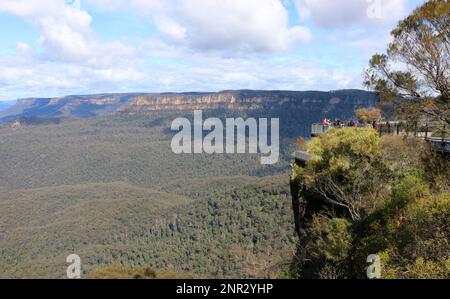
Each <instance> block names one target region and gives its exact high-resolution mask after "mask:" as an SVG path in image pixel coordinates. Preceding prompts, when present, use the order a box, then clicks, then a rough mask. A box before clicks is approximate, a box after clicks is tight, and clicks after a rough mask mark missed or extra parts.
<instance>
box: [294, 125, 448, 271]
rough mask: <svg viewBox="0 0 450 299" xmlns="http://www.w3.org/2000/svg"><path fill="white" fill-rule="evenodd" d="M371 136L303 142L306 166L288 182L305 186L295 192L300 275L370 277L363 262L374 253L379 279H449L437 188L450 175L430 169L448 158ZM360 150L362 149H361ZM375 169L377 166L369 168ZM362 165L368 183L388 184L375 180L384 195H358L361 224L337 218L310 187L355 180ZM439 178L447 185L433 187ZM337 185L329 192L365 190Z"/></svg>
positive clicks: (441, 192)
mask: <svg viewBox="0 0 450 299" xmlns="http://www.w3.org/2000/svg"><path fill="white" fill-rule="evenodd" d="M372 133H373V131H370V129H367V130H358V129H355V130H353V131H346V130H342V131H339V132H338V130H334V131H333V130H332V131H330V133H327V134H329V135H327V134H324V135H322V136H321V137H319V138H316V139H314V140H313V141H312V142H310V144H308V149H309V150H310V152H311V153H313V155H314V156H313V158H312V160H311V161H310V162H308V165H307V166H306V167H305V168H302V167H301V165H295V166H294V174H296V177H293V179H294V180H295V181H296V182H297V183H298V184H299V185H300V186H307V187H308V188H307V189H303V192H302V194H300V200H302V199H303V202H301V205H302V206H304V207H306V209H305V210H303V211H302V213H303V215H305V219H304V222H305V223H304V224H303V227H302V234H301V238H300V241H299V246H298V251H297V254H296V256H295V264H296V265H297V272H296V273H297V275H298V276H299V277H302V278H349V277H350V278H367V277H366V268H367V266H368V264H367V262H366V260H367V257H368V256H369V255H372V254H378V255H379V256H380V258H381V264H382V278H446V277H447V278H448V277H450V272H449V267H448V265H449V256H448V252H450V243H449V235H448V232H449V231H450V226H449V225H450V193H449V192H447V191H446V190H445V188H444V189H443V188H440V187H439V186H448V183H449V182H448V178H449V176H445V173H446V170H443V171H442V172H441V171H436V169H435V171H429V170H428V169H430V168H432V167H433V166H432V165H438V164H439V163H441V161H442V159H444V160H445V157H439V155H436V154H433V153H432V151H431V150H430V149H429V148H427V146H426V144H424V143H422V142H421V141H416V140H412V141H411V140H404V139H402V138H398V137H397V138H393V137H385V138H383V140H380V139H378V140H377V137H375V135H372ZM355 135H361V136H355ZM369 136H372V137H373V138H374V139H371V138H369ZM327 137H329V138H327ZM371 140H372V141H371ZM373 140H375V141H373ZM347 143H350V144H347ZM367 143H369V144H367ZM371 143H372V144H371ZM364 144H366V145H365V147H364V150H359V149H361V148H363V145H364ZM358 150H359V151H358ZM355 153H356V154H355ZM349 157H352V158H349ZM342 161H345V162H344V163H343V162H342ZM364 161H366V162H364ZM367 161H370V162H367ZM374 163H375V164H374ZM376 163H379V165H380V166H379V167H374V165H377V164H376ZM443 163H444V165H446V164H445V163H448V161H447V162H445V161H443ZM367 164H369V165H371V167H372V168H371V172H370V174H369V173H368V174H367V176H365V177H364V179H365V180H373V179H374V178H375V179H376V178H377V177H378V176H380V177H381V176H385V180H383V181H380V180H377V179H376V182H377V183H376V184H374V185H373V188H378V189H383V192H379V193H377V195H376V198H375V200H374V201H372V200H371V198H370V197H368V196H363V197H361V199H362V205H361V206H362V207H366V208H365V209H364V212H365V213H362V214H361V217H360V218H359V219H355V218H354V217H351V215H349V214H346V213H339V209H336V206H337V205H339V203H340V202H334V201H332V200H326V196H329V195H328V194H326V193H325V195H324V192H323V189H320V188H319V187H315V186H317V185H318V184H319V186H320V184H322V183H323V182H321V181H320V180H323V179H324V178H327V176H330V175H333V176H334V178H336V177H339V175H342V174H345V176H347V177H353V176H352V173H353V172H352V170H353V169H354V170H353V171H355V172H357V171H358V170H361V169H362V168H363V167H364V165H367ZM386 166H388V167H389V168H387V167H386ZM438 169H440V168H438ZM443 174H444V175H443ZM311 177H313V178H314V179H311ZM319 178H320V180H319ZM437 178H442V180H443V181H444V183H443V184H441V185H438V184H437V183H436V182H437V181H438V179H437ZM380 182H383V183H382V184H381V183H380ZM336 185H337V186H339V188H340V189H333V190H331V191H337V192H340V190H344V191H345V190H355V189H354V187H355V186H365V185H364V184H363V185H360V183H359V182H358V181H357V180H343V179H341V180H336ZM345 186H348V189H345V188H346V187H345ZM356 190H361V189H356ZM363 190H364V189H363ZM366 190H371V191H372V192H373V190H374V189H366ZM324 197H325V200H324ZM317 203H318V204H317ZM341 203H342V202H341Z"/></svg>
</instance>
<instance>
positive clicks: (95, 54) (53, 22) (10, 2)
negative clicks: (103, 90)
mask: <svg viewBox="0 0 450 299" xmlns="http://www.w3.org/2000/svg"><path fill="white" fill-rule="evenodd" d="M0 12H6V13H10V14H14V15H17V16H19V17H22V18H24V19H26V20H27V21H29V22H30V23H32V24H33V25H34V26H35V27H36V28H37V29H38V30H39V31H40V33H41V35H40V37H39V40H38V42H39V44H40V45H41V46H42V48H43V49H44V53H43V54H41V55H42V59H47V60H56V61H63V62H76V63H80V64H87V65H108V64H109V63H111V62H112V61H116V60H117V59H118V58H122V57H123V58H126V57H130V56H131V55H132V54H133V49H131V48H129V47H127V46H125V45H123V44H122V43H120V42H112V43H104V42H102V41H100V40H98V38H97V37H96V36H95V33H94V32H93V31H92V29H91V21H92V17H91V16H90V15H89V14H88V13H87V12H86V11H83V10H80V9H79V8H77V7H76V6H70V5H66V3H65V2H64V1H63V0H40V1H39V2H37V1H29V0H2V1H0ZM23 46H24V45H23V44H18V49H20V50H23V49H24V47H23Z"/></svg>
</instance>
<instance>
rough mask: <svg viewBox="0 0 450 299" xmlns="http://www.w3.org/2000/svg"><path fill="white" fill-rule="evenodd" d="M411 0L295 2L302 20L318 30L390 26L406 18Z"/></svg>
mask: <svg viewBox="0 0 450 299" xmlns="http://www.w3.org/2000/svg"><path fill="white" fill-rule="evenodd" d="M406 2H407V0H339V1H337V0H295V3H296V6H297V11H298V14H299V16H300V17H302V18H311V19H312V20H313V21H314V23H315V24H317V25H318V26H321V27H324V28H327V29H333V28H348V27H350V26H352V25H355V24H366V25H367V24H370V25H377V24H378V25H386V24H389V23H391V22H395V21H398V20H400V19H401V18H402V17H404V16H405V14H406V6H407V3H406Z"/></svg>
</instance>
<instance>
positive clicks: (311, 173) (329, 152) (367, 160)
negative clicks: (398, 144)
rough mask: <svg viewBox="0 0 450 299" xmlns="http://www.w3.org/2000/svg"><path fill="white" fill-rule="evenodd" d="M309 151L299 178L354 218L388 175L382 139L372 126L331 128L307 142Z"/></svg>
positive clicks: (367, 207)
mask: <svg viewBox="0 0 450 299" xmlns="http://www.w3.org/2000/svg"><path fill="white" fill-rule="evenodd" d="M307 150H308V152H309V153H310V154H311V155H312V157H311V160H309V161H308V163H307V165H306V167H305V169H304V170H303V171H297V172H298V173H299V174H301V179H302V180H303V181H304V182H305V184H306V186H307V188H309V189H310V190H311V192H312V193H315V194H317V195H318V196H320V197H321V198H322V199H323V200H325V201H327V202H329V203H330V204H332V205H334V206H336V207H337V208H340V209H344V210H345V211H346V212H347V213H348V214H350V216H351V217H352V219H353V220H357V219H359V218H360V217H361V216H362V215H363V214H366V213H367V212H368V211H369V210H370V209H371V208H372V207H373V206H374V205H375V203H376V200H377V199H378V196H379V194H380V192H381V191H382V190H381V189H380V188H379V186H380V185H381V184H382V183H383V182H384V180H385V179H386V178H387V177H388V176H389V169H388V168H387V167H386V166H385V164H384V161H383V151H382V143H381V139H380V137H379V135H378V134H377V132H376V131H375V130H373V129H371V128H345V129H331V130H329V131H328V132H326V133H325V134H322V135H321V136H319V137H317V138H314V139H313V140H311V141H310V142H309V143H308V144H307Z"/></svg>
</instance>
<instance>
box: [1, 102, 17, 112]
mask: <svg viewBox="0 0 450 299" xmlns="http://www.w3.org/2000/svg"><path fill="white" fill-rule="evenodd" d="M15 103H16V101H9V102H2V101H0V111H2V110H6V109H8V108H9V107H11V106H13V105H14V104H15Z"/></svg>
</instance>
